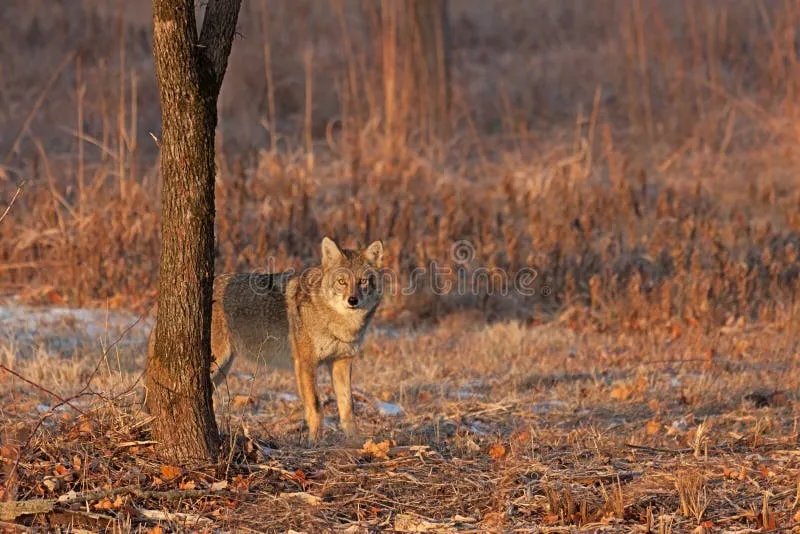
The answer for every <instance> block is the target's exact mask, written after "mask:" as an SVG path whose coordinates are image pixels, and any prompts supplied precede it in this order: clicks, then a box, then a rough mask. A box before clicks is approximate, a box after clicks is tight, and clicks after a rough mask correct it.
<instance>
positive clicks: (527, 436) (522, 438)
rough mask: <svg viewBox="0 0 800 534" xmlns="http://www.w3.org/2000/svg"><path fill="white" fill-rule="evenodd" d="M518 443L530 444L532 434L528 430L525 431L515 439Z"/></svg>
mask: <svg viewBox="0 0 800 534" xmlns="http://www.w3.org/2000/svg"><path fill="white" fill-rule="evenodd" d="M514 440H515V441H516V442H517V443H528V442H530V440H531V433H530V432H529V431H527V430H523V431H522V432H520V433H519V434H517V436H516V437H515V438H514Z"/></svg>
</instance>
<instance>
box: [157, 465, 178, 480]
mask: <svg viewBox="0 0 800 534" xmlns="http://www.w3.org/2000/svg"><path fill="white" fill-rule="evenodd" d="M161 476H163V477H164V479H166V480H168V481H169V480H172V479H175V478H178V477H179V476H181V469H180V467H175V466H174V465H162V466H161Z"/></svg>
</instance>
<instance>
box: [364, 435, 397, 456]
mask: <svg viewBox="0 0 800 534" xmlns="http://www.w3.org/2000/svg"><path fill="white" fill-rule="evenodd" d="M391 448H392V444H391V442H390V441H389V440H388V439H385V440H383V441H381V442H380V443H375V442H374V441H372V440H371V439H368V440H367V441H366V443H364V446H363V447H361V453H362V454H369V455H371V456H372V457H373V458H382V459H388V458H389V449H391Z"/></svg>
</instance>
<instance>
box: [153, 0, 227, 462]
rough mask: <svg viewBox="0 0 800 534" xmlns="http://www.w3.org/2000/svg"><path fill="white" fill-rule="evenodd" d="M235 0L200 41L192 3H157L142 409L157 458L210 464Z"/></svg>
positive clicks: (223, 1) (214, 0) (207, 23)
mask: <svg viewBox="0 0 800 534" xmlns="http://www.w3.org/2000/svg"><path fill="white" fill-rule="evenodd" d="M240 6H241V0H209V1H208V4H207V6H206V12H205V17H204V20H203V27H202V29H201V31H200V35H199V36H198V32H197V24H196V20H195V6H194V0H153V23H154V44H153V54H154V56H155V64H156V78H157V80H158V85H159V95H160V99H161V121H162V134H161V135H162V137H161V143H160V144H161V174H162V178H163V194H162V214H161V238H162V243H161V264H160V268H159V286H158V288H159V295H158V320H157V322H156V330H155V342H154V346H153V350H152V351H151V352H150V354H149V357H148V367H147V378H146V387H147V408H148V410H149V411H150V413H151V415H153V416H154V417H155V418H154V420H153V437H154V438H155V439H156V440H157V441H158V450H159V452H160V453H161V455H162V456H164V457H165V458H168V459H170V460H173V461H178V462H182V463H187V462H195V461H207V460H210V459H213V458H215V456H216V454H217V452H218V449H219V443H220V438H219V432H218V430H217V425H216V421H215V418H214V408H213V403H212V398H211V395H212V388H211V378H210V367H211V328H210V327H211V293H212V287H213V280H214V177H215V165H214V133H215V130H216V127H217V100H218V96H219V90H220V87H221V85H222V79H223V77H224V75H225V69H226V67H227V63H228V55H229V54H230V50H231V45H232V43H233V36H234V33H235V31H236V21H237V18H238V14H239V8H240Z"/></svg>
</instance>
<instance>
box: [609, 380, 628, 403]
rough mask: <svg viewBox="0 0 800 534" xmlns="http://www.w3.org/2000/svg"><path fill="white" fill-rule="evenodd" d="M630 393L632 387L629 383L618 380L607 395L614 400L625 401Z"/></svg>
mask: <svg viewBox="0 0 800 534" xmlns="http://www.w3.org/2000/svg"><path fill="white" fill-rule="evenodd" d="M632 394H633V387H631V386H630V385H629V384H625V383H622V382H618V383H617V384H616V385H615V386H614V387H613V388H611V393H609V396H610V397H611V398H612V399H614V400H618V401H625V400H628V399H629V398H630V397H631V395H632Z"/></svg>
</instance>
